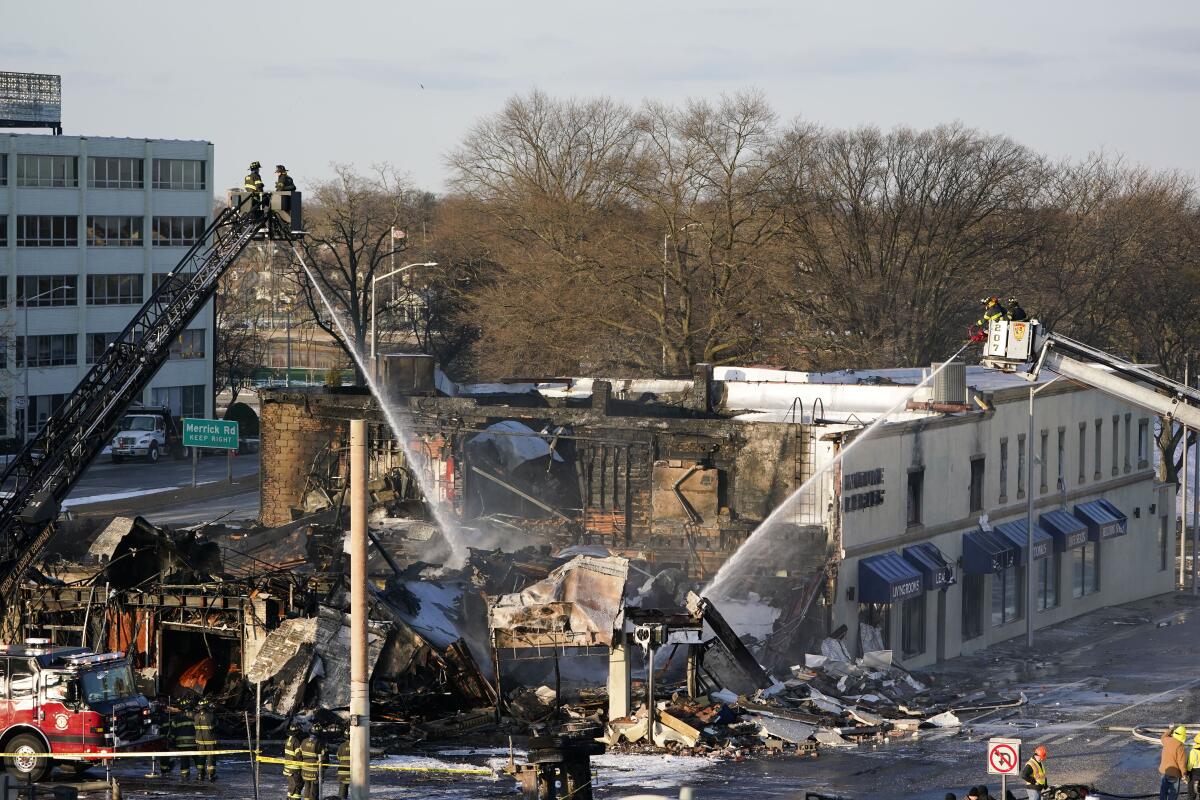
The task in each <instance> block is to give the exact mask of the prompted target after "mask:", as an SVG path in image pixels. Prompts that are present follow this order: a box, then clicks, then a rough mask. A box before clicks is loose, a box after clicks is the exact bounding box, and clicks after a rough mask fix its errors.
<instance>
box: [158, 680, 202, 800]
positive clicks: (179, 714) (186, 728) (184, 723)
mask: <svg viewBox="0 0 1200 800" xmlns="http://www.w3.org/2000/svg"><path fill="white" fill-rule="evenodd" d="M167 742H168V743H169V744H170V746H171V749H172V750H174V751H176V752H185V753H186V752H187V751H189V750H195V749H196V723H195V721H194V720H193V719H192V701H191V699H190V698H187V697H181V698H179V702H178V703H176V704H175V710H174V711H173V712H170V718H169V719H168V720H167ZM176 758H178V759H179V777H180V778H183V779H184V780H185V781H186V780H190V779H191V777H192V756H176ZM174 764H175V758H164V759H163V762H162V770H163V776H164V777H165V776H167V775H170V774H171V767H172V766H174ZM196 768H197V769H199V768H200V762H199V760H197V761H196Z"/></svg>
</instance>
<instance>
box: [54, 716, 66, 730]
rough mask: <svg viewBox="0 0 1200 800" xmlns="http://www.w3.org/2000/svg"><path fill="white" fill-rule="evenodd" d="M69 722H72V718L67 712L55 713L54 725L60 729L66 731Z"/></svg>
mask: <svg viewBox="0 0 1200 800" xmlns="http://www.w3.org/2000/svg"><path fill="white" fill-rule="evenodd" d="M69 722H70V719H69V718H68V717H67V715H66V714H55V715H54V727H56V728H58V729H59V730H60V731H65V730H66V729H67V725H68V724H69Z"/></svg>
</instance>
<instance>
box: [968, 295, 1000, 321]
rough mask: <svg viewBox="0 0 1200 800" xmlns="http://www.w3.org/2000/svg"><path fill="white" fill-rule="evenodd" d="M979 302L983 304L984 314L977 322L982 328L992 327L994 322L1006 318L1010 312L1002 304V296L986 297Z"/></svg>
mask: <svg viewBox="0 0 1200 800" xmlns="http://www.w3.org/2000/svg"><path fill="white" fill-rule="evenodd" d="M979 302H980V303H982V304H983V316H982V317H980V319H979V321H978V322H976V323H975V324H976V325H978V326H980V327H981V328H983V327H986V328H990V327H991V326H992V323H993V322H995V321H996V320H998V319H1004V317H1005V315H1006V314H1007V313H1008V312H1007V310H1006V309H1005V308H1004V306H1002V305H1000V298H999V297H997V296H996V295H992V296H991V297H985V298H983V299H982V300H980V301H979Z"/></svg>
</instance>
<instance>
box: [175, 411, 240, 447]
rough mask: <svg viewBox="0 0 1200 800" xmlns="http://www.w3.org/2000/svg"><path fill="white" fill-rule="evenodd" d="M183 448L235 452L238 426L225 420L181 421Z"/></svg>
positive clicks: (185, 419) (186, 419)
mask: <svg viewBox="0 0 1200 800" xmlns="http://www.w3.org/2000/svg"><path fill="white" fill-rule="evenodd" d="M183 446H184V447H218V448H224V449H225V450H237V447H238V424H237V422H235V421H231V420H226V419H188V418H187V417H184V419H183Z"/></svg>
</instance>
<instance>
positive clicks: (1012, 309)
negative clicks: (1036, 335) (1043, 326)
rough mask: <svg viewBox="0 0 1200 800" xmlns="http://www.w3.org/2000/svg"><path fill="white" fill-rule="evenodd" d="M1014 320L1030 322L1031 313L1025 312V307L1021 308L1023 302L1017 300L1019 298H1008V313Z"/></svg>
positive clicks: (1010, 318)
mask: <svg viewBox="0 0 1200 800" xmlns="http://www.w3.org/2000/svg"><path fill="white" fill-rule="evenodd" d="M1006 316H1007V317H1008V319H1009V320H1010V321H1012V322H1028V321H1029V315H1028V314H1026V313H1025V309H1023V308H1021V304H1020V303H1019V302H1017V298H1015V297H1010V298H1008V313H1007V315H1006Z"/></svg>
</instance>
